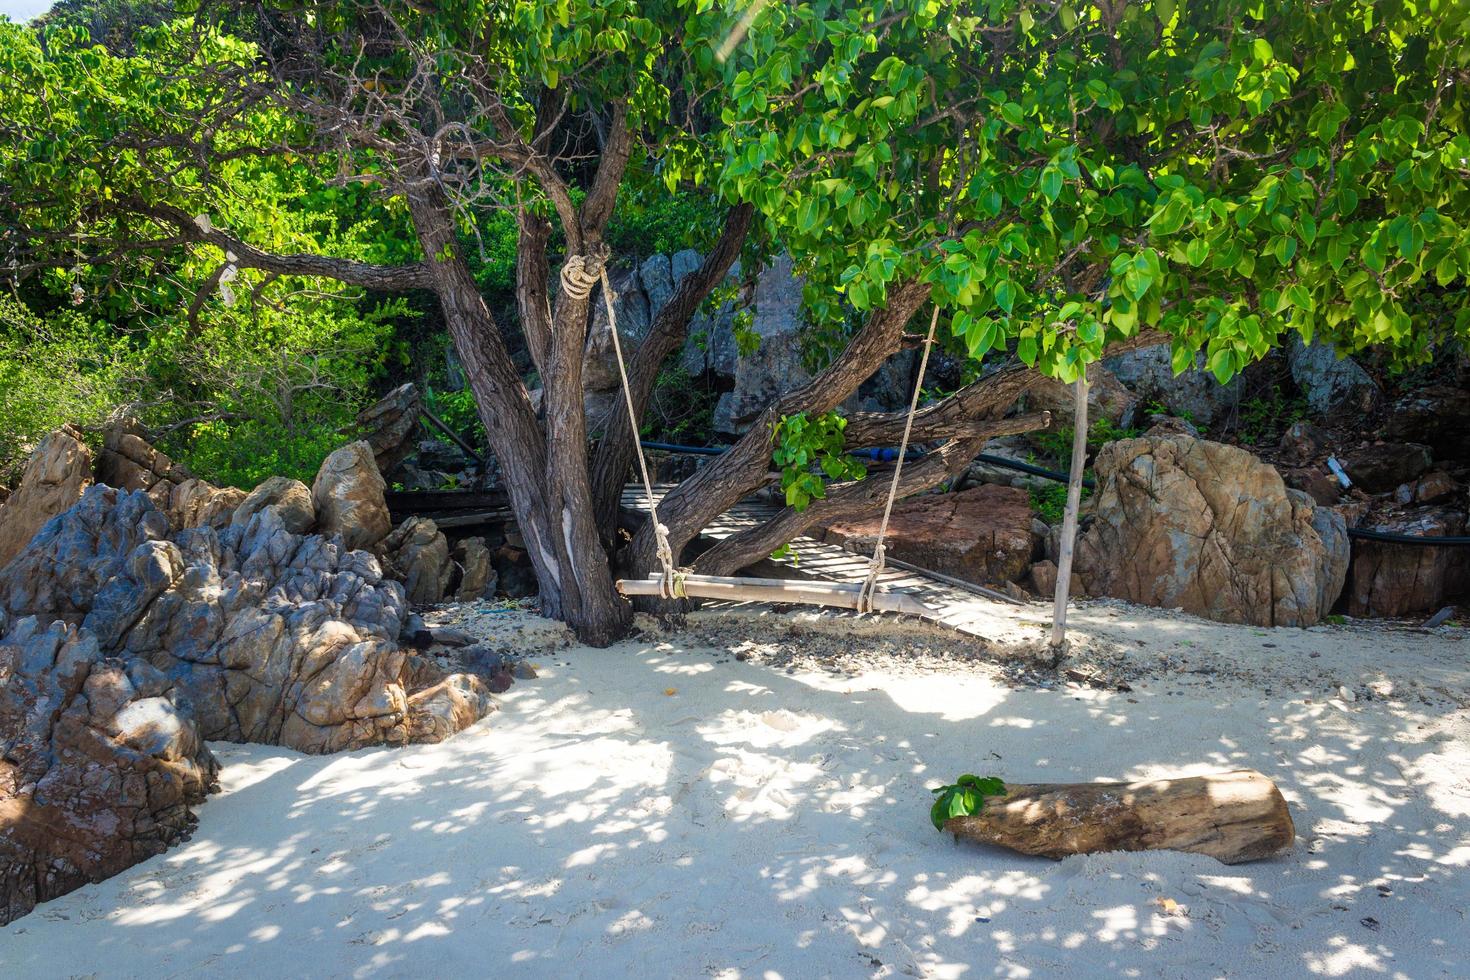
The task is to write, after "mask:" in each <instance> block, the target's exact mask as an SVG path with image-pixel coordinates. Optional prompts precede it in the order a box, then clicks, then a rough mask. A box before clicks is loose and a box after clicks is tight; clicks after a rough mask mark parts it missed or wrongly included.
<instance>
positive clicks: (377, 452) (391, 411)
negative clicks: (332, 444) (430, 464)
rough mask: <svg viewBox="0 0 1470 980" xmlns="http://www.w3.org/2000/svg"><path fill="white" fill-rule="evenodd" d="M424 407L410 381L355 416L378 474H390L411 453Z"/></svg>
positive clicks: (421, 398)
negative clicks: (371, 453)
mask: <svg viewBox="0 0 1470 980" xmlns="http://www.w3.org/2000/svg"><path fill="white" fill-rule="evenodd" d="M452 349H453V348H452V346H451V350H452ZM423 408H424V399H423V395H422V394H421V393H420V392H419V389H418V386H417V385H415V384H414V383H413V382H409V383H408V384H402V385H399V386H398V387H397V388H394V389H393V390H392V391H390V392H388V394H386V395H384V396H383V397H382V398H380V399H378V400H377V401H376V402H374V403H373V404H372V405H370V406H368V407H367V408H365V409H363V410H362V411H361V412H359V413H358V415H357V426H358V428H359V429H360V430H361V431H362V433H363V436H362V437H363V440H364V441H365V442H367V444H368V448H369V449H371V450H372V452H373V461H374V462H375V463H376V464H377V466H378V472H379V473H382V474H388V473H392V472H393V471H394V470H395V469H397V468H398V464H399V463H402V462H403V461H404V459H405V458H407V457H408V455H409V454H410V453H412V452H413V449H414V441H415V439H416V438H417V437H418V432H419V413H420V412H422V411H423Z"/></svg>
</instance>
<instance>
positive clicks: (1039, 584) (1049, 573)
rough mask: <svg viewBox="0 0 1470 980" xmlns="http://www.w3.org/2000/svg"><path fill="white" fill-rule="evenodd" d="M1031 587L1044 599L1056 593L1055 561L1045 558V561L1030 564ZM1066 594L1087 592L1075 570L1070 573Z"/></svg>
mask: <svg viewBox="0 0 1470 980" xmlns="http://www.w3.org/2000/svg"><path fill="white" fill-rule="evenodd" d="M1031 587H1032V588H1033V589H1035V590H1036V594H1037V595H1039V596H1042V597H1043V598H1046V599H1050V598H1051V597H1052V596H1054V595H1056V594H1057V563H1056V562H1054V561H1052V560H1050V559H1047V560H1046V561H1039V562H1037V563H1036V564H1034V565H1032V566H1031ZM1067 594H1068V595H1070V596H1072V597H1073V598H1076V597H1077V596H1082V595H1086V594H1087V593H1086V591H1085V590H1084V589H1083V587H1082V578H1081V576H1079V575H1078V574H1077V573H1076V572H1073V573H1072V580H1071V585H1070V587H1069V588H1068V591H1067Z"/></svg>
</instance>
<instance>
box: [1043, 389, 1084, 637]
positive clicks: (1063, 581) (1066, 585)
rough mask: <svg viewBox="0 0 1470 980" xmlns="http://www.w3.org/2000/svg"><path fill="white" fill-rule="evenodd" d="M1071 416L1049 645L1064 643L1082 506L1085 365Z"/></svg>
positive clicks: (1076, 390)
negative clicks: (1068, 466) (1068, 467)
mask: <svg viewBox="0 0 1470 980" xmlns="http://www.w3.org/2000/svg"><path fill="white" fill-rule="evenodd" d="M1073 387H1074V389H1075V393H1076V402H1075V409H1074V411H1073V415H1072V469H1071V471H1070V472H1069V473H1068V479H1067V511H1066V514H1065V515H1063V517H1062V541H1061V548H1060V549H1059V551H1058V553H1057V587H1056V598H1055V600H1054V601H1053V605H1052V614H1051V647H1052V649H1053V650H1055V651H1058V652H1060V651H1061V650H1063V649H1065V648H1066V645H1067V593H1068V592H1069V591H1070V590H1071V585H1072V550H1073V547H1074V546H1075V545H1076V543H1077V511H1078V509H1080V508H1081V506H1082V471H1083V470H1084V469H1086V468H1087V366H1086V365H1085V364H1084V365H1083V366H1082V373H1081V374H1079V375H1078V376H1077V382H1076V384H1075V385H1074V386H1073Z"/></svg>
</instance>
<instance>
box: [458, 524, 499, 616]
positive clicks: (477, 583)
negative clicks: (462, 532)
mask: <svg viewBox="0 0 1470 980" xmlns="http://www.w3.org/2000/svg"><path fill="white" fill-rule="evenodd" d="M454 560H455V561H456V562H457V563H458V564H459V569H460V574H459V587H458V589H457V590H456V591H455V594H454V597H455V598H456V599H457V600H459V601H460V602H474V601H475V600H476V599H483V598H484V597H485V596H487V595H492V594H494V591H495V581H496V574H495V566H494V565H493V564H492V563H491V561H490V549H489V548H487V547H485V539H484V538H465V539H463V540H461V541H459V542H457V543H456V544H455V546H454Z"/></svg>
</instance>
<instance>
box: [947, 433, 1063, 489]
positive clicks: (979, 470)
mask: <svg viewBox="0 0 1470 980" xmlns="http://www.w3.org/2000/svg"><path fill="white" fill-rule="evenodd" d="M983 452H984V453H985V454H986V455H987V456H995V457H998V458H1001V459H1010V460H1014V461H1016V462H1018V463H1025V462H1026V461H1027V457H1028V456H1032V457H1034V456H1035V455H1036V453H1035V451H1034V450H1032V449H1031V448H1030V447H1029V445H1028V444H1027V443H1026V442H1024V441H1023V440H1020V439H1016V438H1014V437H1010V438H1004V439H992V440H990V441H989V442H987V443H986V444H985V448H984V450H983ZM965 478H966V481H967V482H969V483H993V484H996V485H998V486H1003V487H1020V488H1021V489H1022V490H1027V491H1030V490H1045V489H1046V488H1047V487H1050V486H1053V485H1054V484H1053V481H1051V480H1048V479H1047V478H1046V477H1044V476H1033V475H1032V474H1030V473H1023V472H1021V471H1020V470H1017V469H1012V468H1011V467H1009V466H1002V465H1000V464H999V463H988V462H985V461H983V460H979V459H977V460H975V461H974V462H972V463H971V464H970V465H969V467H968V468H967V469H966V470H965Z"/></svg>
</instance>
